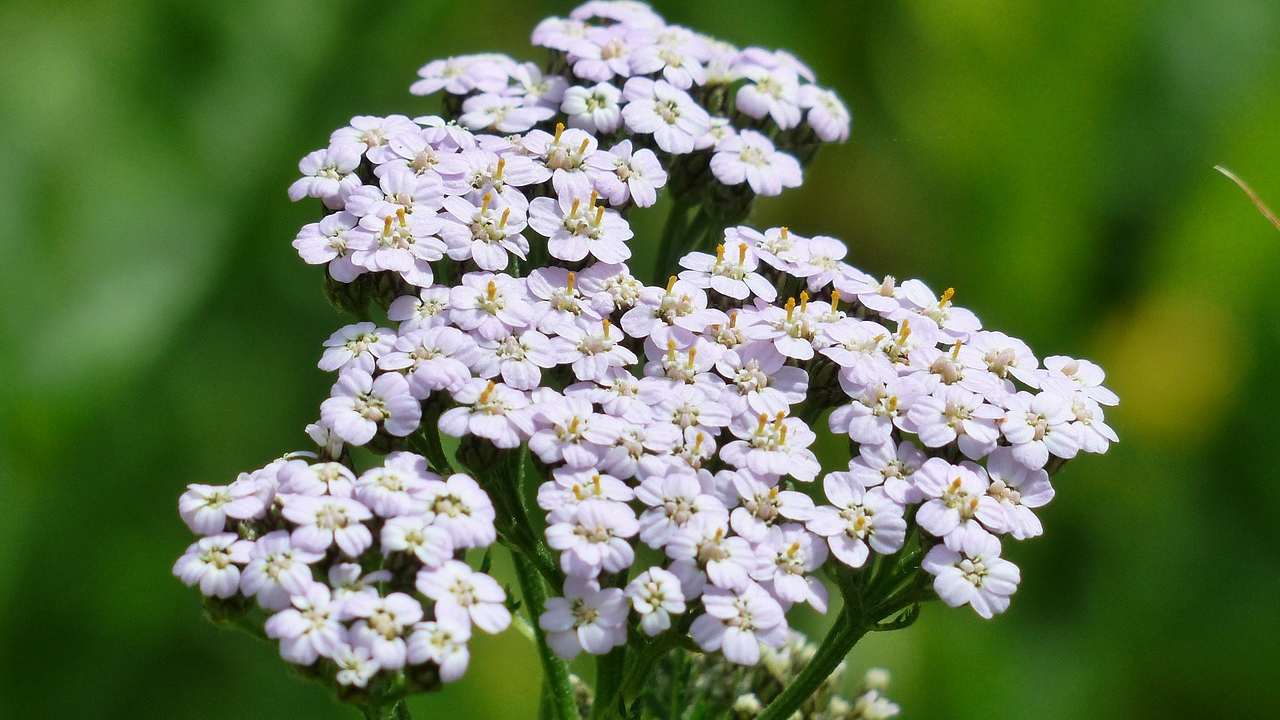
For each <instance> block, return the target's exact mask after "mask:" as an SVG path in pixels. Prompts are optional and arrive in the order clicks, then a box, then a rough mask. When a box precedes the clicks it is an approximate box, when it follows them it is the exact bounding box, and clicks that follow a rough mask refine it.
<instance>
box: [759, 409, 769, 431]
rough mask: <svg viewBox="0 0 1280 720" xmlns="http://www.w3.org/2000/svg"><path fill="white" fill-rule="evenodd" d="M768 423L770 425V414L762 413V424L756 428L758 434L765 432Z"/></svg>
mask: <svg viewBox="0 0 1280 720" xmlns="http://www.w3.org/2000/svg"><path fill="white" fill-rule="evenodd" d="M768 423H769V415H768V413H760V424H759V425H757V426H756V432H757V433H762V432H764V426H765V425H767V424H768Z"/></svg>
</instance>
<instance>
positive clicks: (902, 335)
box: [898, 320, 911, 345]
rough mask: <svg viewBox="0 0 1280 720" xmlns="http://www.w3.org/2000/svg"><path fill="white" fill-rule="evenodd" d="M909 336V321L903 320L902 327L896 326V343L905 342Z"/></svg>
mask: <svg viewBox="0 0 1280 720" xmlns="http://www.w3.org/2000/svg"><path fill="white" fill-rule="evenodd" d="M909 337H911V321H910V320H903V321H902V327H900V328H898V344H899V345H901V344H902V343H904V342H906V341H907V338H909Z"/></svg>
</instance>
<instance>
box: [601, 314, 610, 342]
mask: <svg viewBox="0 0 1280 720" xmlns="http://www.w3.org/2000/svg"><path fill="white" fill-rule="evenodd" d="M610 325H611V323H610V322H609V318H607V317H603V318H600V327H601V328H603V329H604V337H605V339H608V338H609V327H610Z"/></svg>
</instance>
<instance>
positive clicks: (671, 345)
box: [667, 338, 676, 363]
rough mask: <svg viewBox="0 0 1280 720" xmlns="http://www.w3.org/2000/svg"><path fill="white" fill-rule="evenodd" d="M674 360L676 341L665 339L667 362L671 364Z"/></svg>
mask: <svg viewBox="0 0 1280 720" xmlns="http://www.w3.org/2000/svg"><path fill="white" fill-rule="evenodd" d="M675 360H676V341H675V340H672V339H670V338H667V362H668V363H672V362H675Z"/></svg>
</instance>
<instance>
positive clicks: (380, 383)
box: [320, 369, 422, 445]
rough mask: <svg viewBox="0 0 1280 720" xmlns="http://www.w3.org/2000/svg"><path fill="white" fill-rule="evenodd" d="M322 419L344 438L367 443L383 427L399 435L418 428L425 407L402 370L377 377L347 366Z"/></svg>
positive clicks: (352, 442) (326, 405) (325, 403)
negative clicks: (420, 402)
mask: <svg viewBox="0 0 1280 720" xmlns="http://www.w3.org/2000/svg"><path fill="white" fill-rule="evenodd" d="M320 418H321V419H322V420H323V421H324V422H325V424H327V425H328V426H329V427H332V428H333V431H334V432H336V433H337V434H338V436H339V437H341V438H342V439H343V440H345V441H347V442H348V443H350V444H352V445H364V444H365V443H367V442H369V441H370V440H372V439H373V436H374V435H375V434H376V433H377V432H378V428H379V427H380V426H381V427H382V428H383V429H384V430H386V432H387V433H388V434H389V435H395V436H396V437H404V436H405V435H408V434H410V433H412V432H413V431H414V430H417V429H418V423H419V421H421V420H422V406H421V404H419V402H418V401H417V399H415V398H414V397H413V394H412V393H410V392H409V383H408V382H407V381H406V380H405V379H404V376H403V375H400V374H399V373H383V374H381V375H379V376H378V377H377V379H376V380H375V379H374V378H373V377H372V376H370V375H369V373H367V372H365V371H363V370H357V369H347V370H344V371H343V372H342V374H341V375H339V376H338V381H337V382H336V383H334V385H333V390H332V394H331V396H330V397H329V399H328V400H325V401H324V402H323V403H321V404H320Z"/></svg>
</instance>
